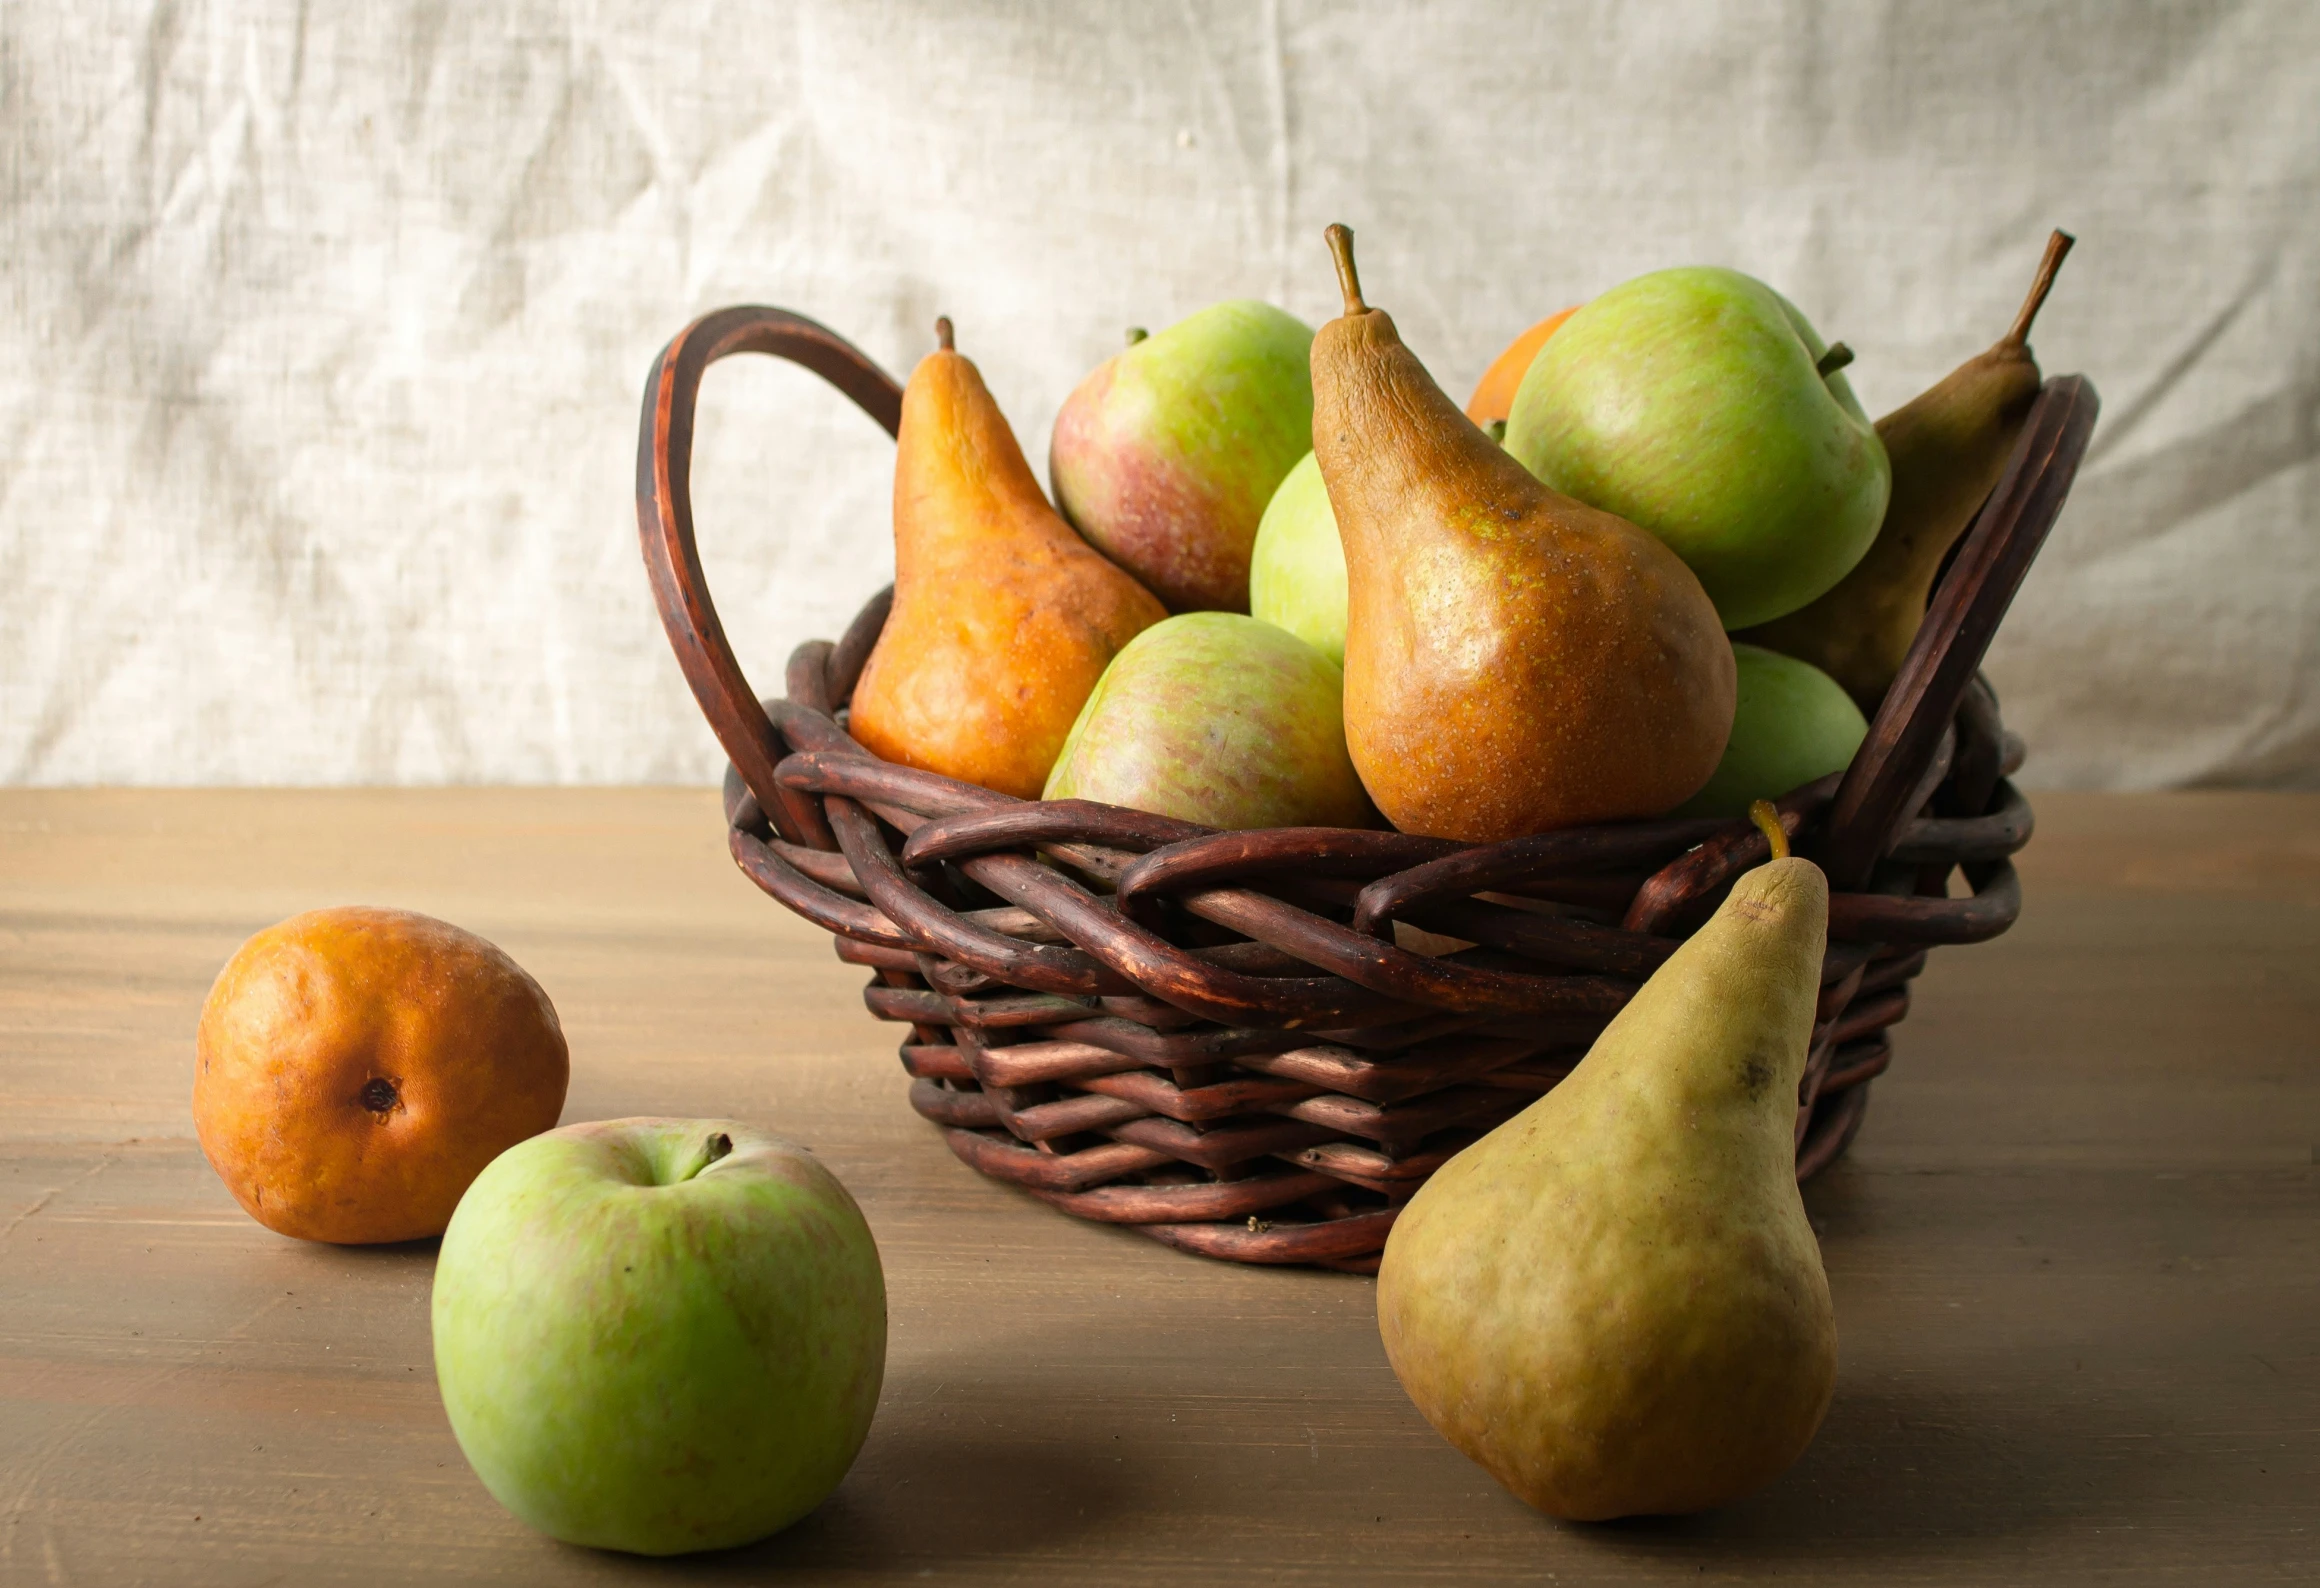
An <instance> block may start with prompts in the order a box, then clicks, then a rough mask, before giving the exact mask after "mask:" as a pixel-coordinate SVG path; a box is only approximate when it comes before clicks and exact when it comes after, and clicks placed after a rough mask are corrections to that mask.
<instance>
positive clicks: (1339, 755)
mask: <svg viewBox="0 0 2320 1588" xmlns="http://www.w3.org/2000/svg"><path fill="white" fill-rule="evenodd" d="M1344 701H1345V670H1344V669H1343V668H1341V667H1339V666H1338V665H1337V664H1336V663H1335V662H1333V661H1331V660H1330V659H1329V658H1328V657H1326V656H1324V655H1322V654H1321V653H1320V652H1319V651H1317V650H1315V649H1314V648H1313V647H1312V646H1310V645H1308V644H1306V643H1305V642H1304V641H1303V640H1301V639H1299V638H1298V637H1297V636H1296V635H1294V634H1291V633H1289V632H1288V631H1287V630H1286V629H1280V628H1275V627H1274V626H1273V625H1272V624H1270V623H1262V622H1259V621H1258V620H1257V619H1255V618H1252V617H1244V616H1242V615H1240V614H1239V613H1235V612H1187V613H1183V614H1181V615H1179V616H1177V617H1172V618H1168V619H1165V620H1163V621H1162V622H1159V623H1155V624H1154V625H1152V627H1150V628H1148V629H1146V630H1145V631H1144V632H1143V633H1141V634H1139V635H1137V636H1136V637H1135V638H1134V639H1132V640H1130V641H1129V642H1128V643H1127V645H1126V646H1125V647H1124V648H1123V649H1122V650H1121V651H1120V654H1119V655H1117V656H1115V657H1113V658H1112V665H1111V666H1110V667H1108V668H1106V669H1105V670H1104V676H1103V677H1102V678H1101V679H1099V680H1098V681H1097V683H1096V687H1095V692H1094V693H1093V694H1091V695H1089V696H1088V699H1087V704H1086V705H1085V706H1083V707H1081V708H1080V714H1079V720H1078V721H1076V722H1074V723H1073V724H1072V728H1071V734H1070V736H1069V737H1068V738H1066V739H1065V740H1064V742H1063V752H1062V754H1060V755H1058V756H1057V757H1056V760H1055V770H1054V771H1052V772H1050V773H1049V774H1048V777H1047V789H1046V793H1045V795H1044V797H1045V798H1047V799H1051V800H1061V799H1085V800H1100V801H1102V802H1103V803H1104V804H1107V805H1125V806H1128V807H1130V808H1132V809H1135V810H1141V811H1151V812H1152V813H1154V814H1155V815H1160V816H1174V817H1176V818H1177V819H1178V820H1180V821H1188V822H1199V823H1201V824H1203V825H1204V826H1209V827H1221V828H1227V829H1244V828H1252V827H1375V826H1378V825H1379V818H1378V814H1377V808H1376V807H1375V806H1373V805H1372V804H1371V803H1370V799H1369V795H1368V793H1367V791H1365V790H1364V789H1363V788H1362V786H1361V777H1360V774H1359V773H1357V772H1355V771H1354V769H1353V758H1352V756H1351V755H1350V754H1349V753H1348V752H1347V750H1346V747H1345V706H1344Z"/></svg>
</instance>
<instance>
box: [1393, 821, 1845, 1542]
mask: <svg viewBox="0 0 2320 1588" xmlns="http://www.w3.org/2000/svg"><path fill="white" fill-rule="evenodd" d="M1757 816H1758V821H1759V824H1760V825H1764V826H1767V827H1768V830H1770V831H1772V832H1773V833H1775V834H1777V831H1778V828H1777V824H1776V823H1775V822H1774V821H1773V819H1772V812H1771V807H1770V806H1763V805H1760V806H1758V807H1757ZM1786 849H1787V845H1786V842H1785V841H1778V842H1776V844H1775V857H1776V858H1774V859H1773V860H1771V861H1770V862H1768V863H1767V864H1765V865H1762V866H1759V867H1757V868H1756V869H1755V870H1753V871H1751V872H1749V873H1747V874H1746V875H1745V876H1743V877H1741V878H1740V880H1739V881H1738V882H1737V883H1736V884H1735V885H1734V886H1733V889H1732V892H1731V895H1730V896H1729V897H1728V898H1727V899H1726V900H1725V902H1724V904H1723V906H1722V907H1721V908H1720V909H1718V910H1717V911H1716V913H1715V915H1714V917H1713V918H1711V919H1710V920H1709V921H1708V923H1707V924H1706V925H1705V926H1703V927H1701V929H1700V930H1699V931H1698V932H1697V933H1696V934H1695V935H1694V936H1693V937H1692V938H1691V939H1690V940H1689V941H1687V942H1686V943H1685V944H1684V945H1683V946H1682V947H1681V948H1679V949H1677V950H1676V952H1675V953H1674V954H1673V955H1671V956H1670V957H1669V958H1668V960H1667V963H1666V964H1664V965H1663V966H1661V967H1660V969H1659V971H1658V973H1657V974H1655V975H1654V976H1653V977H1652V978H1651V980H1650V981H1648V982H1646V983H1645V984H1644V986H1643V987H1642V989H1641V990H1639V991H1638V992H1637V993H1636V995H1635V997H1634V998H1633V1000H1631V1001H1630V1002H1629V1004H1628V1005H1627V1007H1626V1008H1625V1009H1623V1010H1622V1011H1620V1013H1619V1015H1618V1016H1617V1018H1615V1019H1614V1020H1613V1021H1612V1023H1611V1024H1610V1026H1609V1027H1607V1028H1606V1029H1605V1030H1604V1032H1603V1035H1602V1036H1601V1037H1599V1038H1597V1039H1596V1042H1595V1046H1594V1047H1593V1048H1592V1049H1591V1050H1590V1051H1589V1052H1588V1054H1587V1057H1586V1058H1585V1059H1584V1060H1583V1061H1582V1062H1581V1063H1580V1065H1579V1067H1578V1068H1577V1069H1576V1070H1574V1071H1572V1072H1571V1075H1570V1077H1569V1078H1568V1079H1566V1080H1565V1081H1563V1082H1562V1084H1560V1085H1559V1086H1557V1087H1555V1088H1554V1089H1553V1090H1552V1091H1550V1092H1548V1093H1547V1094H1546V1095H1545V1096H1544V1097H1542V1098H1540V1099H1539V1100H1538V1101H1537V1102H1536V1103H1534V1104H1532V1105H1531V1106H1530V1107H1529V1108H1527V1109H1525V1110H1524V1111H1523V1112H1522V1113H1520V1114H1518V1115H1516V1116H1515V1117H1514V1118H1513V1119H1511V1120H1509V1121H1507V1123H1505V1124H1504V1125H1501V1126H1499V1127H1498V1129H1496V1130H1494V1131H1492V1132H1491V1133H1490V1134H1489V1135H1487V1136H1485V1137H1484V1138H1483V1139H1482V1140H1480V1141H1478V1142H1476V1143H1475V1144H1474V1145H1473V1146H1471V1147H1469V1148H1467V1149H1466V1150H1465V1151H1464V1152H1461V1153H1460V1154H1458V1156H1456V1157H1455V1158H1453V1159H1451V1160H1450V1161H1449V1162H1448V1163H1447V1164H1445V1165H1443V1167H1442V1168H1441V1169H1440V1170H1439V1171H1437V1172H1436V1173H1435V1175H1434V1177H1433V1178H1432V1179H1431V1180H1429V1181H1427V1182H1426V1185H1425V1187H1424V1189H1422V1190H1421V1191H1419V1193H1418V1194H1417V1195H1416V1196H1415V1197H1413V1198H1412V1199H1411V1201H1410V1203H1409V1206H1408V1207H1406V1208H1405V1209H1404V1210H1403V1212H1402V1215H1401V1218H1400V1219H1399V1221H1398V1222H1397V1223H1396V1224H1395V1225H1394V1229H1393V1233H1392V1235H1391V1236H1390V1237H1389V1238H1388V1239H1387V1242H1386V1249H1385V1257H1384V1260H1383V1264H1382V1266H1381V1267H1380V1269H1379V1271H1378V1289H1377V1304H1378V1327H1379V1331H1380V1333H1381V1334H1382V1335H1383V1336H1384V1339H1385V1348H1386V1355H1387V1358H1388V1359H1389V1360H1390V1361H1391V1362H1392V1363H1393V1368H1394V1372H1395V1373H1396V1375H1398V1376H1399V1377H1400V1379H1401V1381H1402V1387H1403V1388H1404V1389H1406V1390H1407V1391H1408V1392H1409V1395H1410V1398H1411V1399H1412V1400H1413V1401H1415V1402H1416V1403H1417V1406H1418V1409H1419V1410H1420V1411H1421V1412H1423V1413H1424V1414H1425V1416H1426V1420H1427V1421H1428V1422H1431V1423H1432V1424H1433V1425H1434V1427H1435V1428H1436V1429H1437V1430H1438V1431H1439V1432H1440V1433H1441V1434H1442V1435H1443V1437H1444V1438H1446V1439H1448V1440H1449V1441H1450V1443H1452V1444H1453V1445H1455V1446H1457V1447H1458V1448H1459V1449H1460V1450H1462V1451H1464V1452H1465V1453H1466V1454H1467V1455H1468V1456H1471V1457H1472V1458H1473V1459H1474V1460H1475V1461H1477V1462H1479V1463H1480V1464H1481V1465H1482V1466H1483V1468H1484V1469H1485V1470H1487V1471H1488V1472H1489V1473H1490V1474H1491V1476H1492V1477H1494V1478H1496V1479H1498V1481H1499V1482H1500V1483H1502V1484H1504V1485H1506V1487H1507V1488H1508V1489H1510V1490H1511V1491H1513V1492H1514V1493H1515V1494H1516V1495H1517V1496H1519V1497H1520V1498H1521V1499H1523V1500H1525V1501H1527V1502H1528V1503H1530V1504H1531V1505H1533V1506H1536V1507H1537V1508H1538V1509H1540V1510H1542V1511H1545V1512H1547V1513H1548V1514H1549V1515H1552V1516H1559V1517H1566V1518H1570V1519H1574V1520H1586V1521H1597V1520H1603V1519H1606V1518H1610V1517H1617V1516H1635V1515H1658V1514H1672V1513H1680V1512H1688V1511H1698V1510H1705V1509H1707V1508H1709V1507H1711V1506H1717V1505H1723V1504H1725V1503H1727V1502H1729V1501H1732V1500H1737V1499H1739V1498H1740V1497H1741V1496H1743V1495H1746V1494H1748V1493H1750V1492H1752V1491H1754V1490H1756V1489H1759V1488H1761V1487H1763V1486H1764V1485H1765V1484H1766V1483H1769V1482H1770V1481H1771V1480H1772V1479H1773V1478H1774V1477H1776V1476H1777V1475H1778V1474H1779V1473H1780V1472H1782V1471H1783V1470H1784V1469H1785V1468H1787V1467H1788V1465H1789V1464H1790V1463H1791V1462H1793V1461H1795V1460H1796V1458H1797V1457H1798V1456H1799V1455H1801V1454H1803V1453H1804V1449H1805V1447H1806V1446H1807V1445H1808V1444H1810V1443H1811V1441H1812V1437H1813V1433H1814V1431H1815V1430H1816V1429H1818V1428H1819V1427H1820V1422H1821V1416H1822V1414H1823V1413H1824V1412H1826V1411H1827V1409H1828V1404H1829V1396H1830V1393H1831V1391H1832V1389H1833V1387H1834V1385H1835V1382H1836V1368H1837V1334H1836V1322H1835V1317H1834V1315H1833V1313H1832V1311H1831V1308H1830V1305H1829V1284H1828V1277H1827V1275H1826V1273H1825V1272H1824V1271H1823V1269H1822V1267H1821V1254H1820V1247H1819V1245H1818V1243H1817V1242H1816V1241H1815V1240H1814V1237H1813V1232H1812V1226H1811V1224H1810V1223H1809V1222H1807V1220H1806V1218H1805V1211H1804V1201H1803V1198H1802V1197H1800V1196H1799V1195H1798V1193H1797V1186H1796V1148H1795V1139H1794V1131H1795V1123H1796V1106H1797V1085H1798V1082H1799V1080H1800V1079H1801V1078H1802V1076H1803V1074H1804V1066H1805V1056H1806V1050H1807V1048H1808V1046H1809V1044H1810V1042H1811V1040H1812V1028H1813V1012H1814V1004H1815V1001H1816V998H1817V996H1818V993H1819V988H1820V972H1821V959H1822V954H1823V951H1824V948H1825V945H1826V935H1827V924H1828V883H1827V880H1826V879H1825V878H1824V877H1823V876H1822V875H1821V872H1820V869H1819V868H1818V867H1816V866H1814V865H1813V864H1812V863H1811V862H1810V861H1807V860H1803V859H1799V858H1792V857H1789V856H1788V855H1787V854H1786Z"/></svg>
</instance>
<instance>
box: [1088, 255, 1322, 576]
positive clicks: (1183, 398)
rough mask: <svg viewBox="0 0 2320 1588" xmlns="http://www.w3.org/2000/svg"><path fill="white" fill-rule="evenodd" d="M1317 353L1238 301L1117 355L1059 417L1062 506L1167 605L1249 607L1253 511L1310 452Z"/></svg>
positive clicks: (1283, 323)
mask: <svg viewBox="0 0 2320 1588" xmlns="http://www.w3.org/2000/svg"><path fill="white" fill-rule="evenodd" d="M1312 348H1313V329H1312V327H1310V326H1308V325H1306V324H1305V323H1304V322H1303V321H1302V320H1299V319H1297V318H1295V317H1294V316H1292V315H1288V314H1284V313H1282V312H1281V311H1280V310H1279V309H1276V308H1274V307H1273V306H1272V305H1270V304H1266V303H1255V302H1249V301H1237V302H1232V303H1219V304H1216V305H1213V306H1212V307H1209V308H1206V309H1202V310H1201V311H1200V312H1199V313H1197V314H1194V315H1191V316H1189V317H1187V318H1185V319H1183V320H1180V321H1178V322H1177V323H1176V324H1174V325H1172V326H1170V327H1169V328H1168V329H1167V330H1165V331H1162V332H1161V333H1160V334H1159V335H1157V336H1151V337H1146V338H1144V339H1143V340H1141V341H1138V342H1134V343H1132V344H1130V345H1129V347H1128V348H1127V349H1126V350H1125V351H1123V352H1120V353H1115V354H1114V355H1112V357H1110V358H1108V359H1106V360H1105V361H1104V362H1103V363H1102V364H1100V365H1098V366H1097V367H1096V369H1095V371H1094V372H1093V373H1092V374H1090V375H1089V376H1088V378H1087V379H1086V380H1084V381H1081V382H1080V384H1079V387H1078V389H1077V390H1075V391H1074V392H1073V393H1072V394H1071V395H1070V396H1069V397H1067V398H1065V399H1064V403H1063V408H1062V410H1061V411H1060V412H1059V413H1057V414H1056V416H1055V434H1054V436H1053V438H1052V439H1051V440H1050V442H1049V444H1048V454H1047V468H1048V476H1049V479H1050V480H1051V481H1052V482H1053V484H1054V487H1055V505H1056V507H1057V508H1058V509H1059V510H1060V511H1061V512H1062V514H1063V516H1064V517H1065V518H1067V519H1069V520H1070V521H1071V523H1072V527H1073V528H1075V529H1077V530H1078V531H1079V532H1080V533H1081V534H1082V535H1084V536H1086V537H1087V539H1088V542H1089V543H1090V544H1091V545H1093V546H1094V547H1095V548H1096V549H1097V550H1098V551H1101V552H1102V553H1103V554H1104V555H1105V556H1107V557H1109V558H1111V559H1112V561H1114V562H1116V563H1118V564H1119V565H1120V566H1121V567H1123V568H1125V569H1127V570H1128V571H1129V572H1130V573H1132V574H1134V575H1135V576H1136V577H1137V578H1138V579H1141V580H1142V581H1143V582H1144V584H1145V585H1146V587H1147V588H1149V589H1150V590H1151V592H1152V593H1153V594H1154V595H1156V596H1158V597H1159V598H1160V599H1161V601H1162V602H1164V603H1165V604H1166V605H1167V607H1168V608H1169V610H1170V611H1173V612H1193V611H1218V612H1246V611H1247V610H1248V609H1249V548H1250V546H1251V545H1252V543H1254V541H1255V540H1256V538H1257V520H1258V519H1259V518H1260V517H1262V516H1263V514H1264V511H1265V504H1266V503H1267V502H1269V501H1271V500H1272V497H1273V491H1274V489H1275V488H1276V487H1278V486H1279V485H1280V483H1281V477H1282V476H1283V475H1285V474H1287V473H1288V472H1289V469H1290V467H1291V465H1293V464H1294V463H1296V461H1297V460H1298V459H1299V458H1301V457H1303V456H1304V455H1305V454H1306V453H1307V452H1310V451H1311V450H1312V449H1313V370H1312V358H1311V354H1312Z"/></svg>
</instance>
